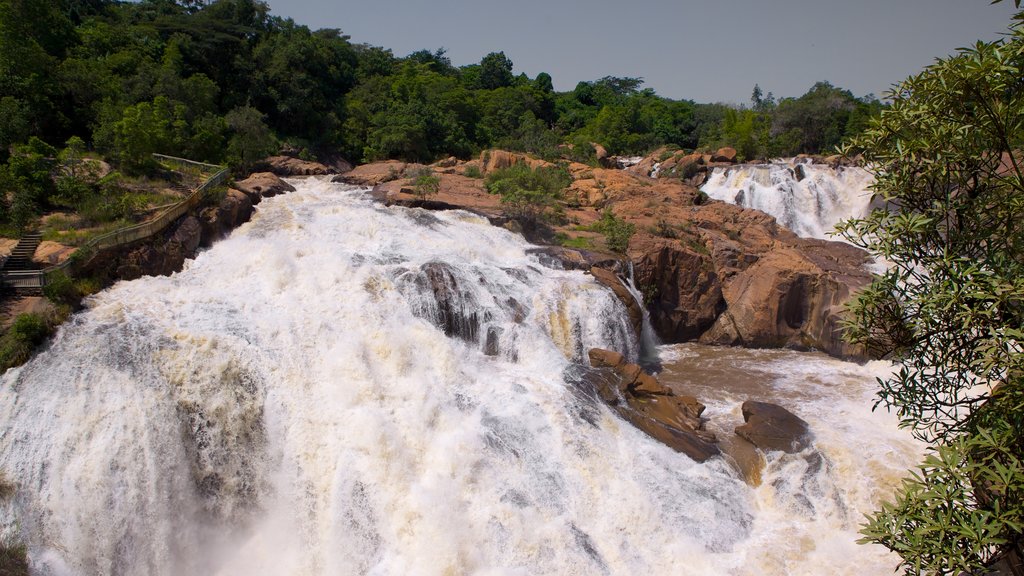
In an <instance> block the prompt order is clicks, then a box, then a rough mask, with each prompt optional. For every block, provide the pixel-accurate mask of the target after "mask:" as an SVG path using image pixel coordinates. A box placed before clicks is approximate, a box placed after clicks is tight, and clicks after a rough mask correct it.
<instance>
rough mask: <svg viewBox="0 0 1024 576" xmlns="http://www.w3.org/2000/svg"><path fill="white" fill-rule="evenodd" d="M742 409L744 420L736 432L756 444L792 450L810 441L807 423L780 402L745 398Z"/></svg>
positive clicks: (808, 444) (800, 448)
mask: <svg viewBox="0 0 1024 576" xmlns="http://www.w3.org/2000/svg"><path fill="white" fill-rule="evenodd" d="M742 410H743V420H744V421H745V422H746V424H744V425H742V426H738V427H737V428H736V434H738V435H739V436H740V437H741V438H744V439H746V440H747V441H749V442H750V443H752V444H754V445H755V446H757V447H758V448H761V449H762V450H781V451H783V452H788V453H795V452H800V451H802V450H804V449H806V448H807V447H809V446H810V445H811V440H812V438H813V437H812V435H811V429H810V426H808V425H807V422H805V421H803V420H802V419H801V418H800V417H798V416H797V415H795V414H793V413H792V412H790V411H789V410H786V409H785V408H783V407H782V406H778V405H776V404H771V403H768V402H755V401H752V400H748V401H746V402H744V403H743V407H742Z"/></svg>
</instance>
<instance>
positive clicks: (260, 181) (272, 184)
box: [235, 172, 295, 205]
mask: <svg viewBox="0 0 1024 576" xmlns="http://www.w3.org/2000/svg"><path fill="white" fill-rule="evenodd" d="M235 188H236V189H238V190H239V191H240V192H242V193H243V194H245V195H246V196H248V197H249V201H250V202H251V203H252V204H253V205H256V204H259V203H260V200H262V199H264V198H269V197H271V196H277V195H278V194H284V193H285V192H294V191H295V187H294V186H292V185H291V184H289V183H287V182H285V181H284V180H281V179H280V178H279V177H278V176H277V175H276V174H273V173H272V172H256V173H254V174H251V175H249V177H248V178H246V179H245V180H242V181H239V182H235Z"/></svg>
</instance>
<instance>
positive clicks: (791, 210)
mask: <svg viewBox="0 0 1024 576" xmlns="http://www.w3.org/2000/svg"><path fill="white" fill-rule="evenodd" d="M798 170H802V171H803V172H804V174H805V177H804V178H803V179H798V178H797V171H798ZM872 183H873V178H872V176H871V174H870V173H869V172H868V171H867V170H864V169H863V168H857V167H847V166H840V167H838V168H832V167H831V166H827V165H823V164H811V163H806V162H804V163H800V162H796V161H793V160H788V161H780V162H775V163H772V164H759V165H749V164H744V165H739V166H734V167H728V168H715V169H714V171H713V172H712V174H711V176H710V177H709V178H708V181H707V182H706V183H705V184H704V186H702V187H701V190H703V191H704V192H705V193H706V194H707V195H708V196H710V197H711V198H715V199H716V200H724V201H725V202H729V203H731V204H737V205H739V206H744V207H747V208H754V209H756V210H760V211H762V212H766V213H768V214H770V215H772V216H774V217H775V219H776V220H778V222H779V224H781V225H782V226H785V227H786V228H789V229H790V230H792V231H793V232H794V233H796V235H797V236H803V237H808V238H828V239H838V237H832V236H830V233H832V232H833V231H834V229H835V225H836V224H837V223H838V222H839V221H840V220H846V219H849V218H855V217H856V218H860V217H864V216H866V215H867V214H868V210H869V207H870V205H871V191H870V190H868V187H869V186H870V185H871V184H872Z"/></svg>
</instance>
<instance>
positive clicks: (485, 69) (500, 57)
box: [480, 52, 514, 90]
mask: <svg viewBox="0 0 1024 576" xmlns="http://www.w3.org/2000/svg"><path fill="white" fill-rule="evenodd" d="M513 82H514V78H513V77H512V61H511V60H509V59H508V57H507V56H505V53H504V52H491V53H490V54H488V55H487V56H484V57H483V59H482V60H480V87H481V88H483V89H484V90H493V89H495V88H504V87H506V86H511V85H512V83H513Z"/></svg>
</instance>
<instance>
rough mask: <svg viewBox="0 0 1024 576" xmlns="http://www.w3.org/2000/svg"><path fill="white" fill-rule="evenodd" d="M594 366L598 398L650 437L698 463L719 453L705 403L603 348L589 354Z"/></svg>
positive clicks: (592, 373) (591, 383)
mask: <svg viewBox="0 0 1024 576" xmlns="http://www.w3.org/2000/svg"><path fill="white" fill-rule="evenodd" d="M587 355H588V357H589V358H590V363H591V365H592V366H593V367H594V369H590V371H589V372H587V375H586V380H587V382H588V385H589V386H590V387H591V388H592V389H593V390H594V391H595V392H594V393H595V394H596V396H597V397H599V398H600V399H601V400H603V401H604V402H605V403H606V404H608V406H610V407H611V408H612V409H613V410H615V411H616V412H617V413H618V414H619V415H620V416H622V417H623V418H624V419H625V420H626V421H627V422H629V423H631V424H632V425H634V426H636V427H637V428H638V429H640V430H641V431H643V432H644V433H645V434H647V435H648V436H650V437H652V438H654V439H655V440H658V441H659V442H661V443H663V444H665V445H667V446H669V447H670V448H672V449H673V450H676V451H677V452H682V453H684V454H686V455H688V456H690V457H691V458H693V459H694V460H696V461H698V462H704V461H705V460H707V459H709V458H711V457H713V456H716V455H718V454H720V453H721V452H720V450H719V449H718V447H717V446H716V445H715V444H714V443H715V441H716V439H715V436H714V434H711V433H710V432H708V431H707V430H705V429H704V422H703V420H701V417H700V416H701V413H703V412H704V405H703V404H701V403H700V402H698V401H697V399H696V398H693V397H692V396H677V395H676V394H675V393H674V392H673V391H672V390H671V389H670V388H668V387H666V386H663V385H662V384H661V383H660V382H658V379H657V378H655V377H654V376H653V375H651V374H650V373H648V372H647V371H645V370H644V369H643V368H642V367H640V366H639V365H637V364H632V363H627V362H626V360H625V358H623V356H622V354H619V353H618V352H614V351H611V350H604V349H601V348H591V349H590V350H589V351H588V352H587Z"/></svg>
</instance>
